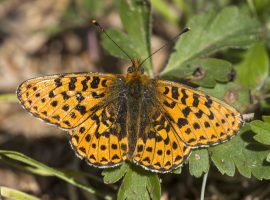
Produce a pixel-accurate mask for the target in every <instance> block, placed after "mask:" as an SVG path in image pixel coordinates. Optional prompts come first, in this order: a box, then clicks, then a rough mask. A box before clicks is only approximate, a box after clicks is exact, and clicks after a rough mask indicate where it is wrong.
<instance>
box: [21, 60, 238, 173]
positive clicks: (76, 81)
mask: <svg viewBox="0 0 270 200" xmlns="http://www.w3.org/2000/svg"><path fill="white" fill-rule="evenodd" d="M17 95H18V98H19V100H20V101H21V103H22V105H23V107H24V108H25V109H26V110H28V111H29V112H30V113H32V114H33V115H34V116H36V117H38V118H40V119H42V120H44V121H45V122H48V123H50V124H54V125H57V126H58V127H61V128H63V129H65V130H67V131H68V134H69V136H70V143H71V145H72V147H73V149H74V150H75V151H76V153H77V155H78V156H79V157H81V158H84V159H85V160H86V161H87V163H89V164H91V165H93V166H96V167H100V168H106V167H113V166H117V165H120V164H121V163H123V162H124V161H125V160H129V161H131V162H134V163H136V164H138V165H141V166H142V167H144V168H145V169H148V170H151V171H154V172H160V173H164V172H168V171H171V170H173V169H175V168H177V167H179V166H181V164H182V163H183V162H184V161H185V160H186V159H187V157H188V155H189V154H190V152H191V150H192V149H195V148H198V147H206V146H210V145H215V144H219V143H221V142H224V141H226V140H228V139H229V138H231V137H232V136H234V135H235V134H236V133H237V132H238V131H239V129H240V128H241V126H242V124H243V119H242V115H241V114H240V113H239V112H238V111H237V110H235V109H234V108H232V107H231V106H229V105H227V104H226V103H224V102H222V101H220V100H218V99H216V98H214V97H211V96H209V95H207V94H205V93H203V92H201V91H198V90H195V89H192V88H190V87H188V86H185V85H182V84H179V83H175V82H170V81H165V80H157V79H151V78H150V77H149V76H147V75H145V74H144V73H143V68H142V67H141V66H140V64H139V62H138V61H134V62H133V65H132V66H131V67H129V69H128V73H127V74H126V75H114V74H99V73H70V74H59V75H52V76H44V77H39V78H34V79H30V80H27V81H25V82H23V83H22V84H21V85H20V86H19V88H18V90H17Z"/></svg>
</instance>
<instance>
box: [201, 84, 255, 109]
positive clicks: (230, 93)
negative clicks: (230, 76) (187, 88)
mask: <svg viewBox="0 0 270 200" xmlns="http://www.w3.org/2000/svg"><path fill="white" fill-rule="evenodd" d="M199 89H200V90H202V91H204V92H206V93H207V94H209V95H211V96H215V97H217V98H219V99H221V100H223V101H225V102H226V103H227V104H229V105H231V106H233V107H235V108H237V109H238V110H239V111H244V110H245V109H246V108H247V107H248V106H249V103H250V94H249V91H248V90H247V89H243V88H241V87H240V86H239V85H237V84H235V83H228V84H216V87H215V88H213V89H208V88H199Z"/></svg>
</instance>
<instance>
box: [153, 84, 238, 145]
mask: <svg viewBox="0 0 270 200" xmlns="http://www.w3.org/2000/svg"><path fill="white" fill-rule="evenodd" d="M156 85H157V93H158V94H157V95H158V98H157V99H158V101H159V102H160V104H161V105H162V108H163V109H164V110H165V111H166V112H167V114H168V115H169V116H170V117H171V124H172V127H173V129H174V131H175V133H176V134H177V135H178V137H180V138H181V140H182V141H183V142H184V143H185V144H186V145H188V146H191V147H200V146H209V145H213V144H218V143H221V142H223V141H226V140H228V139H229V138H230V137H232V136H234V135H235V134H236V133H237V132H238V131H239V129H240V128H241V127H242V125H243V119H242V116H241V114H240V113H239V112H238V111H237V110H235V109H234V108H233V107H231V106H229V105H227V104H226V103H224V102H222V101H220V100H218V99H217V98H214V97H210V96H209V95H207V94H204V93H203V92H200V91H198V90H194V89H192V88H189V87H187V86H184V85H182V84H178V83H174V82H169V81H161V80H159V81H157V84H156Z"/></svg>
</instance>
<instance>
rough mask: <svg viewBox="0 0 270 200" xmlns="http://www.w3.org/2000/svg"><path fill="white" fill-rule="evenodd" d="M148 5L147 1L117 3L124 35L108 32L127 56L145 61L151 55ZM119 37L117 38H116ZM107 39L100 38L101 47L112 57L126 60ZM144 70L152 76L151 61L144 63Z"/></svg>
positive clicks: (126, 0)
mask: <svg viewBox="0 0 270 200" xmlns="http://www.w3.org/2000/svg"><path fill="white" fill-rule="evenodd" d="M150 10H151V8H150V3H149V1H147V0H136V1H128V0H121V1H119V12H120V17H121V20H122V23H123V26H124V29H125V31H126V33H120V32H118V31H112V30H110V31H109V34H111V33H112V34H113V35H112V38H113V39H114V40H116V42H117V44H118V45H119V46H120V47H121V48H122V49H123V50H124V51H128V54H130V56H131V57H132V59H134V58H139V59H145V58H146V57H148V56H149V55H150V53H151V45H150V27H151V26H150ZM118 37H119V38H118ZM105 40H109V38H107V37H105V36H103V37H102V45H103V47H104V48H105V49H106V50H107V51H108V52H110V53H111V54H112V55H114V56H117V57H120V58H123V57H124V58H126V59H127V57H126V56H124V54H123V53H122V54H120V51H119V50H118V51H116V48H115V47H116V46H115V44H113V43H112V41H110V42H109V41H105ZM144 67H145V70H146V72H147V73H148V74H150V75H152V63H151V59H148V60H147V61H146V62H145V63H144Z"/></svg>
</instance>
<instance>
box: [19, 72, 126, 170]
mask: <svg viewBox="0 0 270 200" xmlns="http://www.w3.org/2000/svg"><path fill="white" fill-rule="evenodd" d="M123 81H124V77H123V76H121V75H110V74H95V73H77V74H63V75H52V76H45V77H40V78H34V79H30V80H27V81H25V82H23V83H22V84H21V85H20V86H19V88H18V90H17V95H18V98H19V100H20V102H21V103H22V105H23V107H24V108H25V109H26V110H28V111H29V112H30V113H32V114H33V115H34V116H36V117H38V118H40V119H42V120H44V121H46V122H48V123H51V124H54V125H57V126H59V127H61V128H63V129H67V130H69V135H70V137H71V139H70V142H71V144H72V147H73V148H74V149H75V151H76V152H77V154H78V155H79V156H80V157H83V158H85V160H86V161H87V162H88V163H90V164H92V165H95V166H98V167H108V166H114V165H117V164H119V163H121V162H122V161H123V160H125V155H126V151H127V139H126V131H125V125H124V123H125V117H126V109H125V108H126V106H125V105H126V103H125V99H124V98H123V97H121V94H123V93H125V90H124V88H123ZM122 96H123V95H122Z"/></svg>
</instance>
